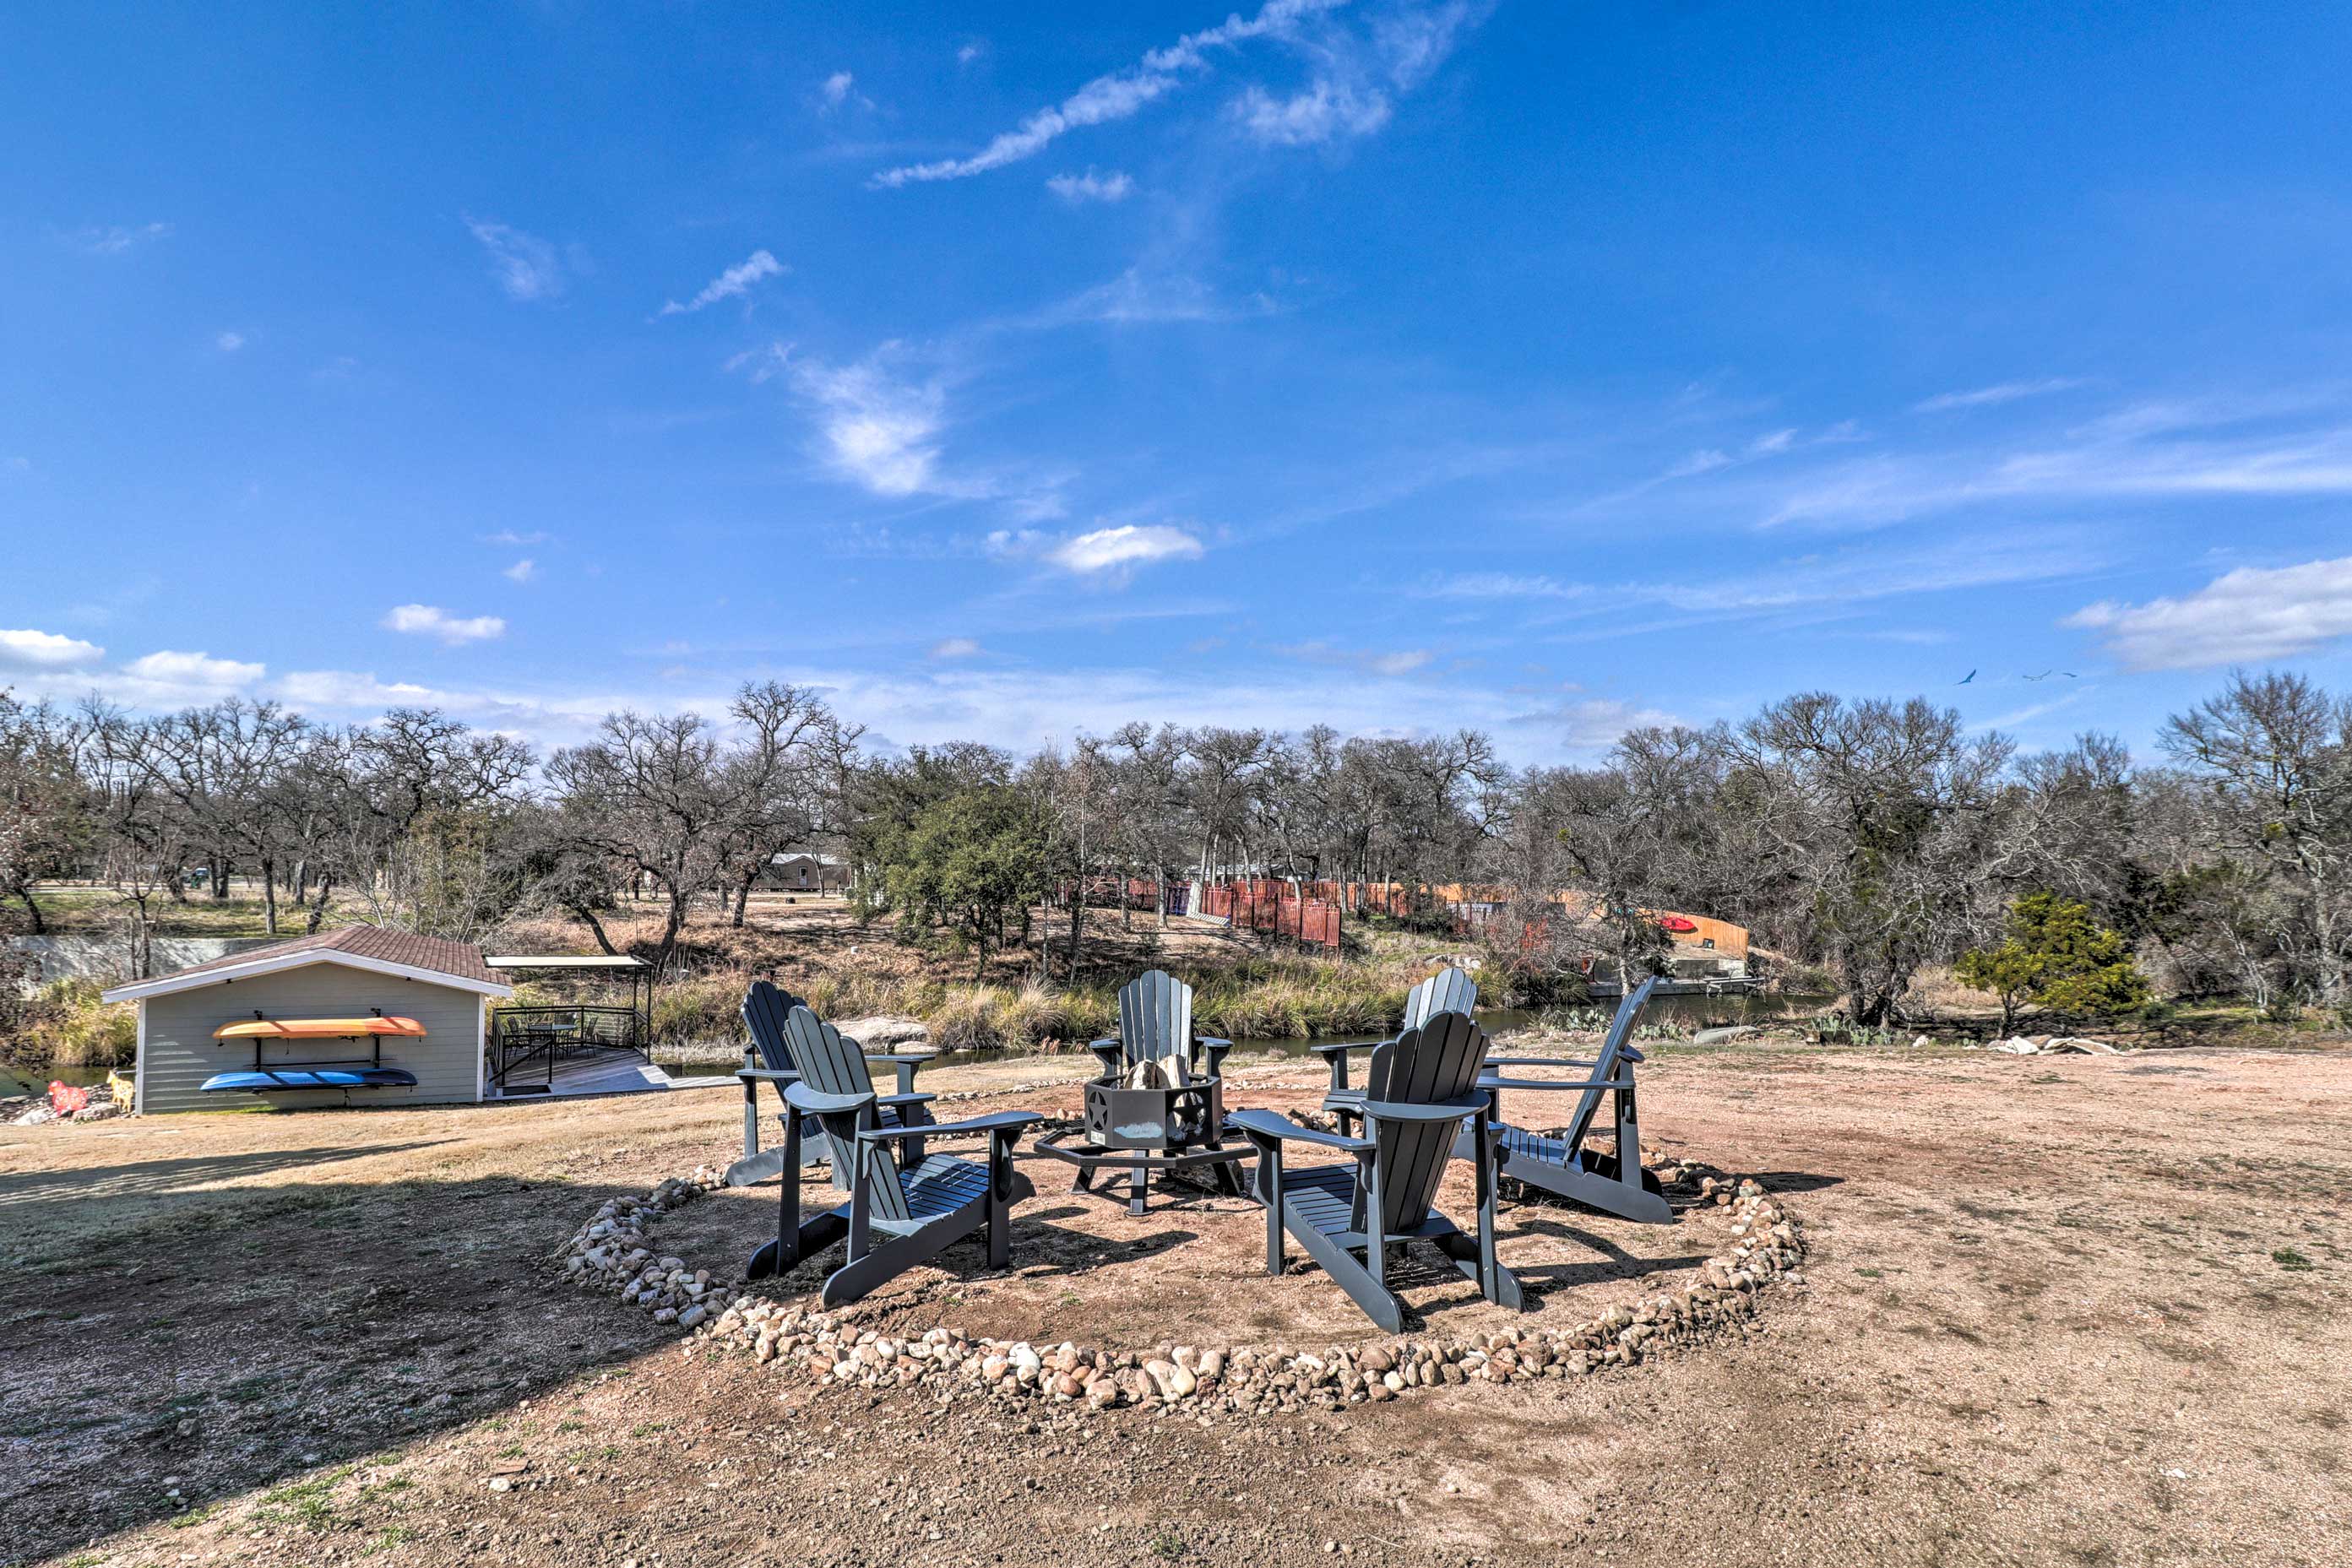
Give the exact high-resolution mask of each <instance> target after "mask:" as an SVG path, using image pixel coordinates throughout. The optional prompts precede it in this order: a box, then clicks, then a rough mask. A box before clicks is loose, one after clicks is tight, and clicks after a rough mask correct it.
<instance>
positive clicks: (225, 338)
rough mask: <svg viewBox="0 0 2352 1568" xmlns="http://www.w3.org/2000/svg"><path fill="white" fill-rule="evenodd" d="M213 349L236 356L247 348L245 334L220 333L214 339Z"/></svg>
mask: <svg viewBox="0 0 2352 1568" xmlns="http://www.w3.org/2000/svg"><path fill="white" fill-rule="evenodd" d="M213 347H214V348H215V349H218V350H220V351H221V352H222V353H224V354H234V353H236V351H237V350H239V349H242V348H244V347H245V334H244V333H242V332H223V333H220V334H219V335H218V336H216V337H215V338H214V339H213Z"/></svg>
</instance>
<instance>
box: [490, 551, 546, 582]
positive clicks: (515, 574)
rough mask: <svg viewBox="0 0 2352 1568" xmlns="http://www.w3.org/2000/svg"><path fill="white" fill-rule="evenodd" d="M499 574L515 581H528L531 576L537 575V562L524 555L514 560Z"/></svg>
mask: <svg viewBox="0 0 2352 1568" xmlns="http://www.w3.org/2000/svg"><path fill="white" fill-rule="evenodd" d="M538 575H539V563H538V562H537V561H535V560H533V559H530V557H529V556H525V557H523V558H522V559H520V560H519V561H517V562H515V563H514V564H513V565H512V566H510V567H508V568H507V569H506V570H504V571H502V572H500V573H499V576H500V577H504V578H509V579H511V580H514V581H516V582H529V581H530V580H531V579H532V578H534V577H537V576H538Z"/></svg>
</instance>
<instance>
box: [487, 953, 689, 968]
mask: <svg viewBox="0 0 2352 1568" xmlns="http://www.w3.org/2000/svg"><path fill="white" fill-rule="evenodd" d="M482 962H483V963H485V964H487V965H488V966H489V967H491V968H493V969H645V968H650V967H652V966H651V965H649V964H647V963H646V961H645V960H644V959H643V958H639V957H635V956H631V955H629V954H627V953H616V954H613V955H611V956H602V955H598V954H593V953H591V954H587V955H584V956H569V955H565V956H554V957H547V958H534V957H531V956H529V955H527V954H514V953H506V954H499V955H495V956H491V957H488V958H485V959H483V960H482Z"/></svg>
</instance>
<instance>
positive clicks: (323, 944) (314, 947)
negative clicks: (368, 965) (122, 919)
mask: <svg viewBox="0 0 2352 1568" xmlns="http://www.w3.org/2000/svg"><path fill="white" fill-rule="evenodd" d="M310 952H320V953H348V954H350V955H351V956H352V957H354V958H373V959H374V960H376V961H377V962H378V963H380V964H402V965H405V966H406V967H409V968H412V969H431V970H433V971H434V972H436V974H443V975H453V976H456V977H457V978H459V979H462V980H475V981H479V982H483V983H486V984H488V985H493V986H503V985H505V984H506V983H507V982H506V981H505V980H503V979H501V978H499V977H498V976H496V975H493V974H492V973H490V970H489V966H488V965H486V964H484V963H483V962H482V950H481V949H480V948H479V947H477V946H474V944H472V943H471V942H450V941H446V940H444V939H443V938H441V937H438V936H416V935H415V933H413V932H408V931H386V930H385V929H384V928H383V926H381V925H341V926H338V927H336V928H335V929H334V930H332V931H320V932H318V933H317V934H315V935H313V936H297V937H294V938H292V939H291V940H289V941H285V942H273V943H271V944H270V945H269V946H267V947H248V948H247V949H246V950H245V951H244V952H242V953H231V954H230V955H228V956H226V957H224V958H215V959H213V960H211V961H210V962H209V963H204V964H191V965H190V966H189V967H186V968H184V969H174V970H173V971H172V974H171V975H170V976H169V977H168V978H173V979H176V978H178V977H180V976H182V975H201V974H204V973H205V972H206V971H207V970H212V969H234V968H237V967H241V966H243V965H247V964H250V963H252V962H253V961H254V960H255V959H257V958H274V957H276V956H278V955H279V954H281V953H310ZM156 978H158V979H163V978H167V977H165V976H161V975H159V976H157V977H156Z"/></svg>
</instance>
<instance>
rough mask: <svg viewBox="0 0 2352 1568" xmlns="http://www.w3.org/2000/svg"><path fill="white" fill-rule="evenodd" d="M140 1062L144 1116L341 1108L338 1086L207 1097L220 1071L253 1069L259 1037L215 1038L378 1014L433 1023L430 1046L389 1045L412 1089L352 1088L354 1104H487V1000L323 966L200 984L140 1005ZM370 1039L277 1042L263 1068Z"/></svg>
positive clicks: (392, 1060)
mask: <svg viewBox="0 0 2352 1568" xmlns="http://www.w3.org/2000/svg"><path fill="white" fill-rule="evenodd" d="M140 1006H141V1008H142V1009H144V1010H143V1013H142V1019H141V1038H142V1045H141V1048H140V1055H139V1069H140V1082H141V1084H142V1092H141V1097H140V1106H139V1108H140V1109H141V1110H142V1111H144V1112H147V1113H151V1114H152V1113H160V1112H168V1111H194V1110H199V1109H208V1110H215V1111H218V1110H226V1109H231V1108H235V1107H238V1106H243V1105H246V1104H248V1103H250V1102H251V1101H252V1100H255V1099H259V1100H264V1101H267V1102H268V1103H270V1104H273V1105H281V1106H285V1107H287V1108H288V1109H299V1108H303V1107H312V1108H315V1107H318V1106H321V1105H340V1104H341V1103H343V1093H342V1091H341V1090H339V1089H304V1090H295V1091H290V1092H283V1093H272V1094H261V1095H246V1094H205V1093H202V1092H199V1087H198V1086H199V1085H201V1084H202V1083H203V1082H204V1081H205V1079H207V1078H210V1077H211V1076H212V1075H213V1074H214V1073H215V1072H228V1071H235V1070H237V1069H239V1068H249V1067H251V1066H252V1065H253V1042H252V1041H251V1040H215V1039H213V1030H215V1029H218V1028H219V1027H220V1026H221V1025H223V1024H225V1023H235V1022H238V1021H240V1020H242V1019H249V1018H251V1017H252V1016H253V1015H254V1013H255V1011H256V1010H257V1009H258V1010H259V1011H260V1012H261V1014H262V1015H263V1016H264V1017H267V1018H275V1019H298V1018H359V1017H362V1016H364V1015H365V1014H366V1013H368V1012H369V1011H370V1010H371V1009H378V1008H380V1009H383V1011H384V1012H385V1013H387V1014H390V1015H393V1016H395V1017H400V1018H413V1019H415V1020H416V1021H417V1022H419V1023H421V1024H423V1025H424V1026H425V1038H424V1039H422V1040H385V1041H384V1042H383V1064H384V1065H385V1066H386V1067H404V1068H406V1069H407V1070H408V1071H411V1072H414V1073H415V1074H416V1087H415V1088H414V1089H354V1090H352V1092H351V1103H352V1104H354V1105H431V1104H444V1103H472V1102H473V1101H475V1100H478V1099H479V1098H480V1092H481V1091H480V1083H481V1080H480V1064H481V1045H480V1038H481V1037H480V1028H481V1018H482V1007H483V998H481V997H480V996H479V995H478V993H476V992H473V991H467V990H461V989H458V988H456V987H452V986H436V985H432V984H429V983H427V982H425V981H423V980H409V979H403V978H401V977H398V976H395V975H377V974H370V973H368V972H367V971H365V970H362V969H353V968H351V967H347V966H345V965H341V964H333V963H323V962H322V963H318V964H309V965H305V966H304V967H301V968H299V969H281V970H279V971H278V973H276V974H272V975H257V976H254V977H250V978H247V979H242V980H236V981H233V982H220V983H215V984H213V985H209V986H200V987H198V988H195V989H194V990H188V991H176V992H173V993H172V994H170V995H168V996H160V997H150V998H147V999H146V1000H145V1001H143V1002H142V1003H141V1004H140ZM365 1054H367V1042H366V1041H364V1040H281V1041H271V1042H269V1043H268V1045H267V1046H266V1047H265V1049H264V1051H263V1057H262V1061H263V1064H264V1065H273V1064H276V1063H278V1062H294V1061H319V1060H321V1059H326V1058H331V1057H349V1056H364V1055H365Z"/></svg>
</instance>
